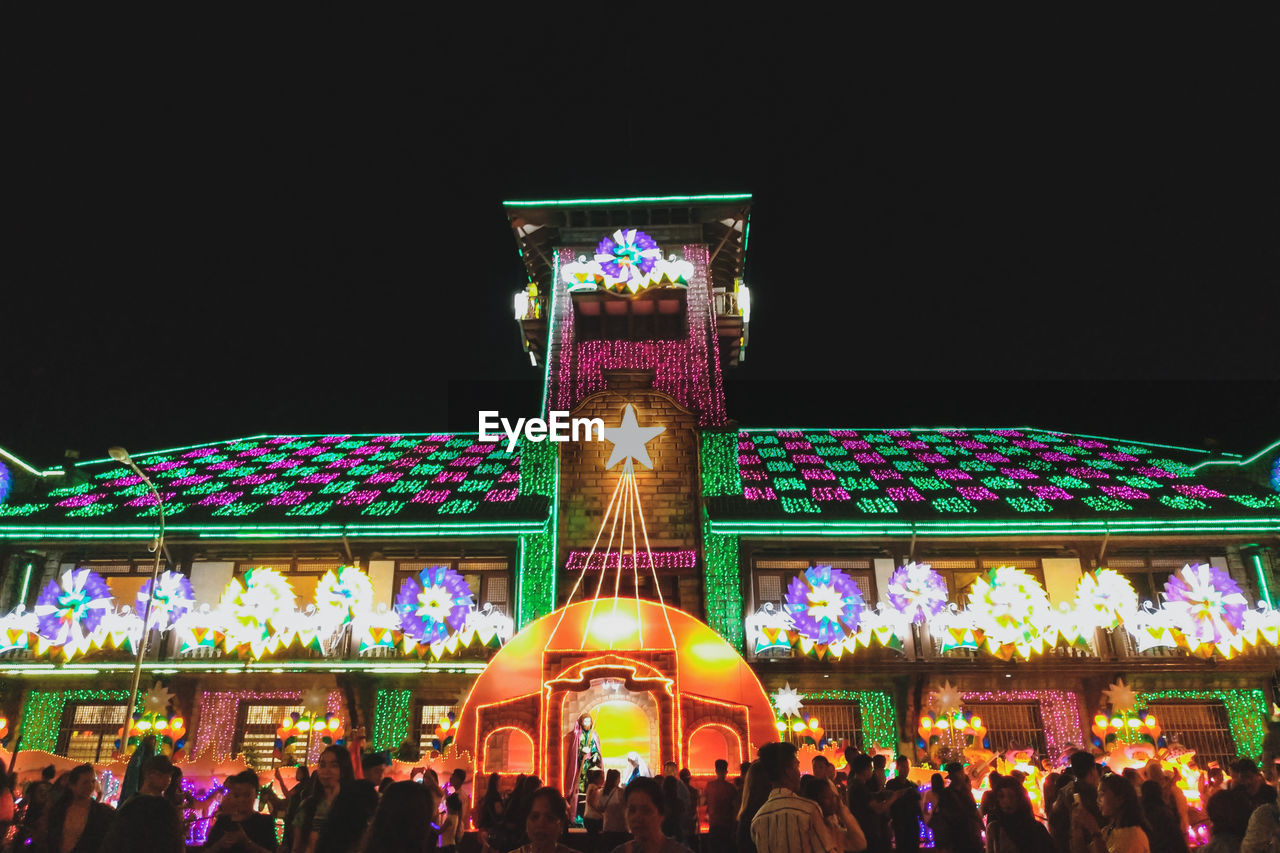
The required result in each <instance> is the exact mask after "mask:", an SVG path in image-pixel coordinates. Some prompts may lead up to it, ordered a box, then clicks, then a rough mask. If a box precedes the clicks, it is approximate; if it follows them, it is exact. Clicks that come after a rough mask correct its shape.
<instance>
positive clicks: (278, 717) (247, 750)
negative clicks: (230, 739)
mask: <svg viewBox="0 0 1280 853" xmlns="http://www.w3.org/2000/svg"><path fill="white" fill-rule="evenodd" d="M294 711H297V712H299V713H301V712H302V706H301V705H261V704H256V703H249V702H241V703H240V713H239V716H238V718H237V722H236V745H235V750H234V752H235V754H237V755H239V754H240V753H244V757H245V761H247V762H248V764H249V766H250V767H252V768H254V769H255V770H259V771H261V770H264V769H270V768H272V767H276V766H277V762H276V758H275V745H276V729H278V728H280V723H281V722H282V721H283V720H284V718H285V717H287V716H289V715H290V714H292V713H293V712H294ZM294 758H295V759H296V760H297V761H303V762H305V761H306V751H305V750H301V751H299V752H297V753H295V756H294ZM284 763H286V764H288V763H291V762H290V760H289V759H286V760H285V762H284Z"/></svg>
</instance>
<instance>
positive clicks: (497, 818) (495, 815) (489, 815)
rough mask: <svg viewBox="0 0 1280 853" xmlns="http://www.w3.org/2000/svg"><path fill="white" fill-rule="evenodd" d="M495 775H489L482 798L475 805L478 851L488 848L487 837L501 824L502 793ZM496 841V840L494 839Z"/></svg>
mask: <svg viewBox="0 0 1280 853" xmlns="http://www.w3.org/2000/svg"><path fill="white" fill-rule="evenodd" d="M498 782H499V777H498V774H497V773H490V774H489V781H488V784H487V785H486V786H485V789H484V796H482V797H481V798H480V802H479V803H477V804H476V821H475V823H476V829H477V830H478V831H479V833H480V849H481V850H483V849H485V848H486V847H488V846H489V835H490V834H491V833H493V832H495V831H496V830H497V828H498V826H499V824H501V823H502V792H501V791H499V790H498ZM495 840H496V839H495Z"/></svg>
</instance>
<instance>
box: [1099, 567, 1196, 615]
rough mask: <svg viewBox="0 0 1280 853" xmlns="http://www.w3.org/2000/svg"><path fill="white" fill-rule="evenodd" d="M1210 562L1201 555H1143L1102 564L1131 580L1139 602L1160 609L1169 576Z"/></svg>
mask: <svg viewBox="0 0 1280 853" xmlns="http://www.w3.org/2000/svg"><path fill="white" fill-rule="evenodd" d="M1208 562H1209V558H1208V557H1205V556H1200V555H1188V556H1182V557H1160V556H1156V557H1152V556H1149V555H1141V556H1116V557H1113V558H1104V559H1103V561H1102V564H1103V566H1105V567H1106V568H1108V569H1115V570H1116V571H1117V572H1120V574H1122V575H1124V576H1125V577H1126V578H1128V579H1129V583H1131V584H1133V589H1134V591H1135V592H1137V593H1138V601H1139V602H1143V601H1150V602H1151V603H1152V604H1154V605H1156V606H1157V607H1159V606H1160V601H1161V598H1160V596H1162V595H1163V594H1164V585H1165V582H1166V581H1168V580H1169V575H1171V574H1173V573H1174V572H1177V571H1178V570H1179V569H1181V568H1182V567H1183V566H1185V565H1188V564H1190V563H1208Z"/></svg>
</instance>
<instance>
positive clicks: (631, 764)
mask: <svg viewBox="0 0 1280 853" xmlns="http://www.w3.org/2000/svg"><path fill="white" fill-rule="evenodd" d="M651 776H653V771H652V770H650V769H649V765H648V763H646V762H645V760H644V759H643V758H641V757H640V753H638V752H636V751H634V750H632V751H631V752H628V753H627V782H626V784H628V785H630V784H631V783H632V782H633V781H634V780H636V779H639V778H641V777H644V778H646V779H647V778H649V777H651Z"/></svg>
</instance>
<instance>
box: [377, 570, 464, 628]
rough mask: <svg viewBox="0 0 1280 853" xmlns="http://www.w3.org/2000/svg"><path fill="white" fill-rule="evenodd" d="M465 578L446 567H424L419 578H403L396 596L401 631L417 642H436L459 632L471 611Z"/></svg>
mask: <svg viewBox="0 0 1280 853" xmlns="http://www.w3.org/2000/svg"><path fill="white" fill-rule="evenodd" d="M471 604H472V592H471V587H470V586H468V585H467V581H466V578H464V577H463V576H462V575H460V574H458V573H457V572H455V571H454V570H453V569H451V568H449V567H448V566H427V567H426V568H425V569H423V570H422V571H421V572H419V573H418V579H417V580H414V579H413V578H406V579H405V581H404V583H402V584H401V585H400V593H399V594H398V595H397V596H396V604H395V608H396V612H397V613H398V614H399V615H400V628H401V630H403V631H404V633H405V634H406V635H408V636H410V637H413V638H414V639H415V640H417V641H418V642H420V643H438V642H440V641H441V640H443V639H445V638H446V637H448V636H449V633H450V632H451V631H460V630H461V629H462V626H463V625H464V624H466V621H467V614H469V613H470V612H471Z"/></svg>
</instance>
